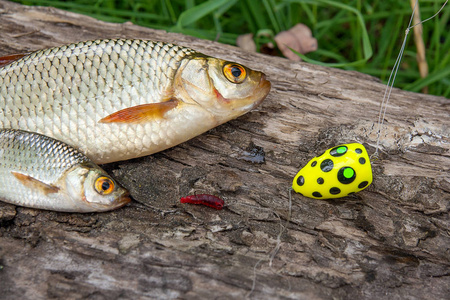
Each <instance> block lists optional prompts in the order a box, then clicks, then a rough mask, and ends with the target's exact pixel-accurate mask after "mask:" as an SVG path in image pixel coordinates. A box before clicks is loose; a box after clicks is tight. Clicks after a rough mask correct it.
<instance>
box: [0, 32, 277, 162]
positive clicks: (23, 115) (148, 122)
mask: <svg viewBox="0 0 450 300" xmlns="http://www.w3.org/2000/svg"><path fill="white" fill-rule="evenodd" d="M225 64H226V62H225V61H222V60H218V59H215V58H209V57H207V56H205V55H203V54H201V53H198V52H196V51H195V50H192V49H189V48H185V47H180V46H177V45H173V44H168V43H163V42H154V41H146V40H127V39H109V40H96V41H87V42H79V43H74V44H70V45H65V46H61V47H55V48H50V49H44V50H40V51H36V52H33V53H31V54H29V55H26V56H23V57H22V58H20V59H18V60H15V61H13V62H11V63H9V64H7V65H5V66H3V67H0V107H1V108H2V109H1V110H0V128H12V129H21V130H27V131H31V132H36V133H40V134H43V135H46V136H50V137H52V138H55V139H57V140H61V141H63V142H65V143H67V144H69V145H71V146H74V147H76V148H78V149H79V150H80V151H81V152H83V153H84V154H86V155H87V156H88V157H90V158H91V159H92V160H93V161H94V162H96V163H107V162H112V161H118V160H125V159H129V158H135V157H139V156H143V155H148V154H152V153H155V152H158V151H161V150H163V149H166V148H169V147H171V146H174V145H176V144H179V143H181V142H184V141H186V140H188V139H190V138H192V137H194V136H196V135H198V134H201V133H203V132H205V131H207V130H209V129H211V128H213V127H215V126H217V125H219V124H221V123H223V122H226V121H228V120H230V119H232V118H235V117H237V116H239V115H241V114H243V113H245V112H246V111H248V110H250V109H252V108H253V107H255V106H256V105H257V104H259V103H260V102H261V101H262V100H263V99H264V97H265V96H266V95H267V93H268V92H269V90H270V83H269V82H268V81H266V80H265V77H264V75H263V74H262V73H260V72H256V71H252V70H249V69H246V70H247V71H248V73H249V75H248V80H247V81H246V82H245V83H243V84H240V85H237V84H234V83H233V84H232V83H230V82H229V79H228V80H227V79H225V76H224V74H225V73H224V71H223V70H222V67H224V65H225ZM243 70H244V69H243ZM258 89H260V91H259V90H258ZM235 96H236V97H235ZM234 98H236V99H234ZM169 100H172V101H176V102H172V103H175V104H174V105H173V107H169V109H166V110H162V111H161V113H160V114H159V115H158V113H155V116H159V117H154V118H153V119H152V118H150V117H149V118H148V119H146V118H144V117H142V116H140V115H139V113H137V117H135V116H134V115H132V118H130V120H131V121H127V120H128V119H126V120H125V121H122V120H120V122H119V121H117V120H112V121H111V120H108V121H105V122H102V120H105V118H106V117H109V116H111V115H113V114H115V113H117V112H120V111H124V110H125V111H127V112H128V110H130V109H131V110H130V111H132V112H133V113H135V111H134V110H133V109H136V111H138V108H139V107H140V106H142V105H149V104H155V105H156V106H153V107H152V108H151V109H154V107H157V106H158V107H159V104H161V103H162V102H165V101H169ZM232 100H233V101H234V100H235V101H234V102H233V101H232ZM239 101H240V102H239ZM241 106H242V108H241ZM145 108H146V109H148V106H146V107H145ZM158 109H159V108H158ZM158 109H154V111H156V112H158ZM143 115H145V113H144V114H143ZM141 117H142V118H141ZM140 118H141V119H140Z"/></svg>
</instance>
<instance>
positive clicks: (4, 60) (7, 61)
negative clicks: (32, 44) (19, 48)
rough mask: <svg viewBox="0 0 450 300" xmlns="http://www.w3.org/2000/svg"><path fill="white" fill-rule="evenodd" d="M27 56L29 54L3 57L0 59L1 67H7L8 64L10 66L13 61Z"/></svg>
mask: <svg viewBox="0 0 450 300" xmlns="http://www.w3.org/2000/svg"><path fill="white" fill-rule="evenodd" d="M27 54H28V53H19V54H12V55H6V56H2V57H0V67H3V66H6V65H7V64H10V63H12V62H13V61H16V60H18V59H20V58H22V57H24V56H25V55H27Z"/></svg>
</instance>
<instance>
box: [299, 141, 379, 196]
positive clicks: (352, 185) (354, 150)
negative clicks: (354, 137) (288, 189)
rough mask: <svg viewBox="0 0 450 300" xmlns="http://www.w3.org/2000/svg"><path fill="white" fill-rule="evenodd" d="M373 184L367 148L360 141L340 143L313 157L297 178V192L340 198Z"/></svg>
mask: <svg viewBox="0 0 450 300" xmlns="http://www.w3.org/2000/svg"><path fill="white" fill-rule="evenodd" d="M371 183H372V167H371V165H370V159H369V155H368V154H367V151H366V148H364V146H363V145H361V144H359V143H352V144H344V145H339V146H336V147H334V148H331V149H328V150H327V151H325V152H324V153H323V154H321V155H319V156H316V157H314V158H313V159H311V160H310V161H309V162H308V163H307V164H306V166H305V167H303V168H302V169H301V170H300V171H299V172H298V173H297V175H295V177H294V181H293V183H292V188H293V190H294V191H295V192H296V193H299V194H302V195H303V196H305V197H309V198H315V199H332V198H341V197H345V196H347V195H349V194H353V193H356V192H359V191H361V190H363V189H365V188H366V187H368V186H369V185H370V184H371Z"/></svg>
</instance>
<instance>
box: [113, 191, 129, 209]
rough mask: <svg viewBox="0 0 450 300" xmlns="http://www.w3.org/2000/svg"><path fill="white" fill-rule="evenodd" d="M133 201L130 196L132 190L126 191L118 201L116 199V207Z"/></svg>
mask: <svg viewBox="0 0 450 300" xmlns="http://www.w3.org/2000/svg"><path fill="white" fill-rule="evenodd" d="M130 201H131V197H130V192H128V191H127V192H126V193H124V194H123V195H121V196H120V197H119V198H118V199H117V200H116V201H115V204H116V205H115V206H114V208H119V207H122V206H124V205H125V204H128V203H130Z"/></svg>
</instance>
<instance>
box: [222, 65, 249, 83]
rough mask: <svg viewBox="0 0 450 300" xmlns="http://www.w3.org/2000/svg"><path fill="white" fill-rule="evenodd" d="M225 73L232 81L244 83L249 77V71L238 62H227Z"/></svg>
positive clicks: (224, 67) (224, 68)
mask: <svg viewBox="0 0 450 300" xmlns="http://www.w3.org/2000/svg"><path fill="white" fill-rule="evenodd" d="M223 74H224V75H225V77H226V78H227V79H228V80H229V81H231V82H232V83H242V82H244V80H245V78H247V71H246V70H245V68H244V67H243V66H241V65H238V64H226V65H225V66H223Z"/></svg>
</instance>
